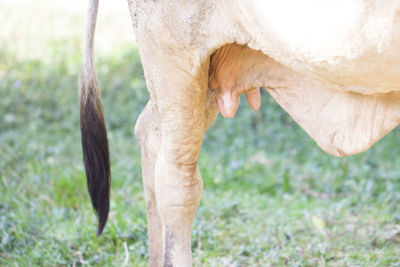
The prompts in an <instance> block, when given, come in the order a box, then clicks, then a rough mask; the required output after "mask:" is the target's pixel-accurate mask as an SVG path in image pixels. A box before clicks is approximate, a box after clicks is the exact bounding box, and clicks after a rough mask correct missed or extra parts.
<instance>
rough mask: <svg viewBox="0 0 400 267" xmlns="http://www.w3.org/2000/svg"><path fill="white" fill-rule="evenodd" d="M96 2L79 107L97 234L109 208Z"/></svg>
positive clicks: (91, 8)
mask: <svg viewBox="0 0 400 267" xmlns="http://www.w3.org/2000/svg"><path fill="white" fill-rule="evenodd" d="M98 4H99V1H98V0H91V1H90V3H89V11H88V19H87V26H86V27H87V28H86V36H85V51H84V57H83V66H82V70H81V73H80V77H79V78H80V79H79V109H80V121H81V134H82V150H83V162H84V165H85V172H86V179H87V185H88V191H89V195H90V199H91V200H92V205H93V208H94V210H95V212H96V214H97V217H98V219H99V225H98V228H97V235H101V233H102V232H103V229H104V226H105V225H106V223H107V219H108V213H109V210H110V184H111V173H110V156H109V151H108V140H107V130H106V126H105V122H104V112H103V106H102V104H101V96H100V88H99V83H98V80H97V74H96V68H95V63H94V56H93V43H94V32H95V28H96V17H97V9H98Z"/></svg>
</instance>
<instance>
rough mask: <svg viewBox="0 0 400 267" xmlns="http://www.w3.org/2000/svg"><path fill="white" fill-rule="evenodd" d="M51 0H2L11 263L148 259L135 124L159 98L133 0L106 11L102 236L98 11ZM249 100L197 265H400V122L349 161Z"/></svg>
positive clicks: (1, 149) (199, 233)
mask: <svg viewBox="0 0 400 267" xmlns="http://www.w3.org/2000/svg"><path fill="white" fill-rule="evenodd" d="M39 2H40V3H42V2H43V5H39V4H38V5H33V4H31V5H30V6H29V5H27V8H23V9H22V8H21V7H22V6H21V5H22V4H23V3H25V2H24V1H4V0H0V18H2V19H3V18H4V20H3V24H2V26H1V28H0V266H21V267H22V266H24V267H25V266H146V261H147V257H148V254H147V236H146V235H147V233H146V217H145V204H144V195H143V192H142V182H141V169H140V152H139V146H138V143H137V140H135V138H134V135H133V125H134V123H135V120H136V119H137V117H138V115H139V114H140V112H141V110H142V109H143V107H144V105H145V103H146V102H147V100H148V93H147V91H146V88H145V82H144V80H143V72H142V68H141V65H140V61H139V57H138V53H137V49H136V47H135V45H134V42H133V41H131V42H128V41H129V40H130V39H132V40H133V35H129V36H127V35H126V34H129V32H131V28H132V27H131V24H130V22H129V21H128V22H126V21H127V20H129V17H128V14H127V10H126V9H125V6H124V4H125V3H124V1H123V3H122V6H121V8H114V9H110V10H109V11H108V12H106V11H105V8H103V10H100V12H103V13H100V15H99V19H100V24H99V27H98V29H99V40H100V41H98V42H97V43H98V45H99V49H98V51H97V62H98V72H99V76H100V82H101V87H102V97H103V105H104V109H105V113H106V114H105V115H106V121H107V126H108V131H109V141H110V149H111V160H112V166H111V167H112V176H113V180H112V192H111V214H110V219H109V222H108V224H107V227H106V229H105V232H104V234H103V235H102V236H101V237H100V238H97V237H96V236H95V228H96V218H95V216H94V214H93V211H92V209H91V206H90V201H89V197H88V194H87V190H86V182H85V177H84V170H83V164H82V154H81V147H80V133H79V118H78V101H77V86H76V85H77V73H78V70H79V68H80V64H81V56H82V54H81V41H82V40H81V36H82V35H83V30H84V26H83V21H84V19H83V16H84V14H85V11H86V6H84V5H82V4H81V3H80V2H79V1H70V2H68V1H53V2H57V5H56V4H55V3H53V4H52V2H51V1H43V0H41V1H39ZM21 3H22V4H21ZM71 3H73V4H71ZM19 4H20V5H19ZM38 6H39V7H38ZM102 7H103V6H102V3H100V8H102ZM19 10H21V12H22V13H19V12H18V11H19ZM39 11H40V12H39ZM21 14H23V15H21ZM37 14H40V15H37ZM30 20H31V21H30ZM123 23H126V24H123ZM54 25H57V26H54ZM101 25H107V26H104V28H102V26H101ZM113 25H114V26H113ZM121 25H123V26H121ZM113 27H122V28H124V31H121V32H119V31H115V30H113V29H115V28H113ZM107 29H108V30H107ZM125 31H126V32H128V33H126V34H125ZM116 32H118V33H119V34H120V35H121V36H118V34H117V33H116ZM102 40H104V42H103V41H102ZM245 102H246V101H245V99H244V98H243V99H242V103H241V106H240V110H239V111H238V115H237V116H236V118H235V119H234V120H228V119H223V118H221V117H219V118H218V119H217V121H216V122H215V124H214V125H213V127H212V128H211V130H210V131H209V132H208V133H207V135H206V137H205V141H204V146H203V148H202V152H201V156H200V161H199V162H200V163H199V164H200V167H201V172H202V175H203V179H204V194H203V200H202V203H201V205H200V207H199V210H198V213H197V216H196V219H195V223H194V225H193V236H192V249H193V257H194V264H195V265H196V266H400V156H399V155H400V149H399V146H400V131H399V129H396V130H394V131H393V132H392V133H390V134H388V135H387V136H386V137H385V138H384V139H383V140H381V141H380V142H378V143H377V144H376V145H375V146H374V147H373V148H372V149H370V150H369V151H367V152H366V153H364V154H361V155H357V156H352V157H347V158H342V159H339V158H334V157H331V156H329V155H327V154H325V153H324V152H322V151H321V150H320V149H319V148H318V147H317V146H316V145H315V143H314V142H313V141H312V140H311V139H310V138H309V137H308V136H307V135H306V134H305V133H304V132H303V130H302V129H301V128H299V126H297V125H296V124H295V123H294V122H293V121H292V120H291V118H290V117H289V116H288V115H287V114H286V113H285V112H284V111H282V110H281V108H280V107H279V106H278V105H277V104H276V103H274V101H273V100H272V99H271V98H270V97H269V96H268V95H267V94H265V93H264V94H263V95H262V102H263V104H262V107H261V110H260V111H259V112H257V113H255V112H253V111H252V110H251V109H250V107H249V106H248V105H247V103H245Z"/></svg>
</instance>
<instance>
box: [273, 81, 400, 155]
mask: <svg viewBox="0 0 400 267" xmlns="http://www.w3.org/2000/svg"><path fill="white" fill-rule="evenodd" d="M268 91H269V93H270V94H271V95H272V97H273V98H275V100H276V101H277V102H278V103H279V104H280V105H281V106H282V108H284V109H285V110H286V111H287V112H288V113H289V114H290V115H291V117H292V118H293V119H294V120H295V121H296V122H297V123H298V124H299V125H300V126H301V127H302V128H303V129H304V130H305V131H306V132H307V133H308V134H309V135H310V136H311V137H312V138H313V139H314V140H315V141H316V142H317V144H318V146H319V147H321V148H322V149H323V150H324V151H326V152H327V153H329V154H331V155H334V156H346V155H352V154H356V153H360V152H363V151H365V150H367V149H368V148H369V147H371V146H372V145H373V144H374V143H375V142H377V141H378V140H379V139H380V138H382V137H383V136H384V135H385V134H387V133H388V132H390V131H391V130H392V129H393V128H395V127H396V126H397V125H398V124H399V122H400V96H399V95H398V94H397V95H396V94H395V93H391V94H379V95H373V96H371V95H370V96H367V95H361V94H357V93H348V92H340V91H335V90H330V89H327V88H323V87H322V88H321V87H320V88H315V87H307V85H305V87H303V88H301V90H300V89H296V88H287V89H268Z"/></svg>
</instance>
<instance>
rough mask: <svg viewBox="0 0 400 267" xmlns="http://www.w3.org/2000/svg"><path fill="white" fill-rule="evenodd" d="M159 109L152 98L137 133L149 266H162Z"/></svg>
mask: <svg viewBox="0 0 400 267" xmlns="http://www.w3.org/2000/svg"><path fill="white" fill-rule="evenodd" d="M160 127H161V125H160V123H159V116H158V113H157V109H156V108H155V106H154V103H153V102H152V101H151V100H150V101H149V102H148V103H147V105H146V107H145V109H144V110H143V112H142V113H141V114H140V116H139V118H138V120H137V122H136V126H135V135H136V138H137V139H138V140H139V142H140V149H141V154H142V179H143V187H144V193H145V198H146V208H147V232H148V234H147V235H148V240H149V266H162V259H163V258H162V249H163V247H162V228H161V219H160V216H159V215H158V211H157V201H156V198H155V191H154V168H155V162H156V159H157V154H158V151H159V149H160V143H161V135H160Z"/></svg>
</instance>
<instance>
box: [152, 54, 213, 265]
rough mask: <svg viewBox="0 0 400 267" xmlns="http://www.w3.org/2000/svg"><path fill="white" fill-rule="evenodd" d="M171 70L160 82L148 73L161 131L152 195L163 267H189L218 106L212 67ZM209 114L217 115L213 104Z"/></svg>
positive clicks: (160, 78) (206, 63)
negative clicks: (208, 135)
mask: <svg viewBox="0 0 400 267" xmlns="http://www.w3.org/2000/svg"><path fill="white" fill-rule="evenodd" d="M178 63H180V62H178ZM159 65H161V64H159ZM165 66H166V65H165ZM171 69H172V70H174V71H175V72H174V73H173V74H174V75H168V76H164V75H161V74H162V73H163V72H161V71H158V72H157V74H158V75H157V79H153V77H152V73H147V78H148V80H147V82H148V85H149V84H150V86H149V90H150V93H151V95H152V99H156V100H155V105H156V108H157V110H158V114H160V126H161V127H159V131H160V135H161V138H159V139H158V140H160V144H159V150H158V153H156V155H155V156H154V158H156V160H155V169H154V192H155V198H156V205H157V210H158V212H159V215H160V218H161V225H162V226H161V228H162V237H163V244H162V245H163V256H162V261H163V265H164V266H191V265H192V257H191V228H192V222H193V219H194V216H195V213H196V210H197V207H198V205H199V203H200V200H201V195H202V191H203V182H202V179H201V176H200V171H199V167H198V165H197V160H198V156H199V153H200V148H201V144H202V141H203V136H204V133H205V131H206V128H207V126H209V125H210V124H211V122H210V121H212V120H213V119H207V117H210V118H211V117H214V118H215V114H216V112H210V110H207V108H206V107H207V103H209V102H211V103H213V101H214V100H213V99H212V97H208V96H209V95H210V94H209V93H208V90H207V89H208V87H207V84H208V61H205V62H204V64H202V66H200V67H198V71H196V72H195V73H190V72H187V71H184V72H180V70H181V69H182V68H179V67H173V66H171V64H170V65H168V73H169V72H170V71H171ZM145 70H146V67H145ZM159 70H160V69H159ZM160 85H163V87H161V86H160ZM208 99H211V100H212V101H208ZM211 109H216V108H215V104H213V105H212V108H211ZM149 176H150V175H149Z"/></svg>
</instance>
